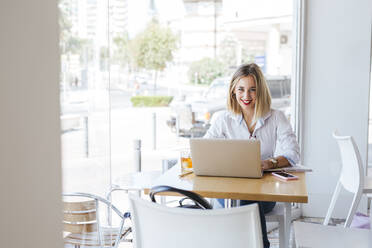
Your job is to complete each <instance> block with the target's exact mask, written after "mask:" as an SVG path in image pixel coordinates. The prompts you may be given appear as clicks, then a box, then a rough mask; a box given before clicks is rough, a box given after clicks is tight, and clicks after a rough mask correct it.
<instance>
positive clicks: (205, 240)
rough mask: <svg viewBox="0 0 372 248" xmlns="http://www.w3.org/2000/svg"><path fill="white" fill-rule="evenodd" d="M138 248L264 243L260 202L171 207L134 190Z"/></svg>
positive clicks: (220, 247) (219, 247) (132, 199)
mask: <svg viewBox="0 0 372 248" xmlns="http://www.w3.org/2000/svg"><path fill="white" fill-rule="evenodd" d="M129 200H130V204H131V214H132V215H131V216H132V223H133V226H132V228H133V242H134V247H135V248H174V247H177V248H190V247H193V248H204V247H214V248H225V247H234V248H242V247H246V248H248V247H263V241H262V234H261V223H260V218H259V214H258V206H257V204H252V205H248V206H244V207H240V208H230V209H215V210H198V209H186V208H169V207H166V206H163V205H160V204H156V203H153V202H149V201H145V200H143V199H140V198H138V197H137V196H135V195H132V194H130V195H129Z"/></svg>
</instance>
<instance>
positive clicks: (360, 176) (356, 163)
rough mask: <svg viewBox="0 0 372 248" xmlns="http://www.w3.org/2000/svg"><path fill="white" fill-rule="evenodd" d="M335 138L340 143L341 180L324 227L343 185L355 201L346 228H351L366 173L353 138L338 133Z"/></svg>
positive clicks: (347, 218) (335, 133)
mask: <svg viewBox="0 0 372 248" xmlns="http://www.w3.org/2000/svg"><path fill="white" fill-rule="evenodd" d="M333 137H334V138H335V139H336V141H337V143H338V147H339V148H340V154H341V161H342V168H341V174H340V178H339V180H338V182H337V185H336V189H335V191H334V193H333V196H332V199H331V203H330V204H329V208H328V211H327V214H326V216H325V218H324V222H323V225H328V222H329V220H330V218H331V215H332V212H333V209H334V207H335V205H336V202H337V198H338V196H339V194H340V189H341V185H342V187H344V188H345V189H346V190H347V191H349V192H351V193H353V194H354V197H353V200H352V202H351V205H350V209H349V213H348V214H347V217H346V221H345V224H344V227H349V226H350V224H351V221H352V219H353V217H354V214H355V212H356V210H357V208H358V205H359V201H360V198H361V197H362V194H363V187H364V173H363V165H362V160H361V158H360V154H359V150H358V147H357V145H356V144H355V141H354V139H353V137H351V136H339V135H338V134H337V132H334V133H333Z"/></svg>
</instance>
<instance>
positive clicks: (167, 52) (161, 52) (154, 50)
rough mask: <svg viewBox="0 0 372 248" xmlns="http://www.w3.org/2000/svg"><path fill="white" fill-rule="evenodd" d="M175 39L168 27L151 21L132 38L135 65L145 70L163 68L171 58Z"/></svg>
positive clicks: (175, 46) (175, 43) (175, 44)
mask: <svg viewBox="0 0 372 248" xmlns="http://www.w3.org/2000/svg"><path fill="white" fill-rule="evenodd" d="M177 40H178V38H177V36H176V35H175V34H173V32H172V31H171V29H170V28H168V27H162V26H160V24H159V23H157V22H156V21H152V22H151V23H150V24H149V25H148V26H147V28H146V29H145V30H144V31H143V32H142V33H140V34H139V35H137V36H136V38H135V39H134V40H133V42H134V44H133V50H134V51H135V56H134V60H135V63H136V65H137V66H138V67H139V68H143V69H147V70H155V71H162V70H164V68H165V67H166V63H167V62H171V61H172V60H173V52H174V51H175V49H176V48H177Z"/></svg>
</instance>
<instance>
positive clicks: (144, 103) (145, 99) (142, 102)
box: [130, 96, 173, 107]
mask: <svg viewBox="0 0 372 248" xmlns="http://www.w3.org/2000/svg"><path fill="white" fill-rule="evenodd" d="M172 99H173V96H133V97H131V98H130V101H131V102H132V105H133V107H163V106H168V105H169V103H170V102H171V101H172Z"/></svg>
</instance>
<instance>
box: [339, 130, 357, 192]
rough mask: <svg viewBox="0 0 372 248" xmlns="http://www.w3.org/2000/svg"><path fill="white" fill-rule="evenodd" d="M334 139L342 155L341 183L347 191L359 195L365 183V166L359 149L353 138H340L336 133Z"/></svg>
mask: <svg viewBox="0 0 372 248" xmlns="http://www.w3.org/2000/svg"><path fill="white" fill-rule="evenodd" d="M333 137H334V138H335V139H336V141H337V143H338V147H339V149H340V154H341V161H342V169H341V174H340V182H341V184H342V186H343V187H344V188H345V189H346V190H347V191H349V192H352V193H357V192H358V191H361V190H362V187H363V183H364V173H363V164H362V160H361V157H360V153H359V150H358V147H357V145H356V144H355V141H354V139H353V137H351V136H339V135H338V134H337V132H334V133H333Z"/></svg>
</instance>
